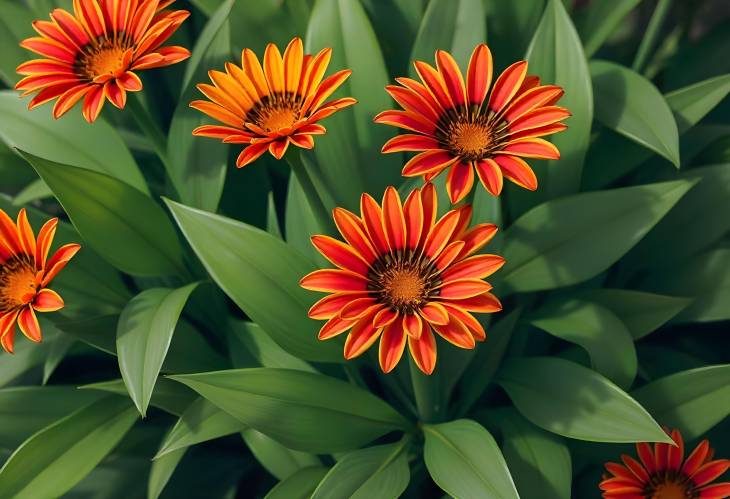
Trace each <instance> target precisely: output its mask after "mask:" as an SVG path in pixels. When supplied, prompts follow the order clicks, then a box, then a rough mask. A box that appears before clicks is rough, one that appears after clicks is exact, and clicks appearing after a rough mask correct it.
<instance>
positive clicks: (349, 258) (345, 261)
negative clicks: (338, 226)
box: [312, 235, 370, 276]
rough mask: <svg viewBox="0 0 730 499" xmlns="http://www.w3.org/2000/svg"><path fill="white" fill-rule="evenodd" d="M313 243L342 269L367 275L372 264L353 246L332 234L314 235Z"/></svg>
mask: <svg viewBox="0 0 730 499" xmlns="http://www.w3.org/2000/svg"><path fill="white" fill-rule="evenodd" d="M312 244H313V245H314V246H315V247H316V248H317V250H318V251H319V252H320V253H321V254H322V255H323V256H324V257H325V258H326V259H327V260H329V261H330V262H332V263H333V264H335V265H337V266H338V267H340V268H341V269H344V270H349V271H351V272H355V273H356V274H361V275H363V276H365V275H367V273H368V271H369V270H370V266H369V265H368V264H367V262H365V260H363V259H362V257H361V256H360V255H359V254H358V253H357V252H356V251H355V250H354V249H352V247H351V246H349V245H347V244H345V243H343V242H342V241H338V240H337V239H335V238H332V237H330V236H321V235H315V236H312Z"/></svg>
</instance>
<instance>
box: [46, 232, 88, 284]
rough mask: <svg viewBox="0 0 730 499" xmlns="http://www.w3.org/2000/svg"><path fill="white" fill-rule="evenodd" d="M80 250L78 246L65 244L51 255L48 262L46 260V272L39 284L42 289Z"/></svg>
mask: <svg viewBox="0 0 730 499" xmlns="http://www.w3.org/2000/svg"><path fill="white" fill-rule="evenodd" d="M80 249H81V246H80V245H78V244H73V243H72V244H65V245H63V246H61V247H60V248H58V250H57V251H56V252H55V253H54V254H53V256H52V257H51V259H50V260H48V263H47V264H46V272H45V274H44V276H43V281H42V282H41V286H42V287H44V288H45V287H46V286H48V283H50V282H51V281H52V280H53V278H54V277H56V276H57V275H58V273H59V272H61V270H63V268H64V267H65V266H66V264H67V263H68V262H69V261H70V260H71V259H72V258H73V257H74V255H75V254H76V253H78V251H79V250H80Z"/></svg>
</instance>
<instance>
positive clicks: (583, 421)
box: [497, 357, 671, 443]
mask: <svg viewBox="0 0 730 499" xmlns="http://www.w3.org/2000/svg"><path fill="white" fill-rule="evenodd" d="M497 382H498V383H499V384H500V385H501V386H502V388H504V389H505V390H506V391H507V394H508V395H509V396H510V398H511V399H512V402H513V403H514V404H515V406H516V407H517V410H518V411H520V413H522V415H523V416H525V417H526V418H527V419H528V420H529V421H530V422H532V423H533V424H536V425H537V426H539V427H540V428H543V429H545V430H547V431H550V432H552V433H557V434H558V435H563V436H564V437H568V438H575V439H577V440H588V441H593V442H667V443H670V442H671V440H670V439H669V437H668V436H667V434H666V433H664V430H662V429H661V427H660V426H659V425H658V424H657V423H656V422H655V421H654V420H653V419H652V417H651V416H650V415H649V413H648V412H646V410H645V409H644V408H643V407H641V405H639V403H638V402H637V401H636V400H634V399H632V398H631V397H630V396H629V395H628V394H627V393H626V392H624V391H623V390H621V389H620V388H619V387H617V386H616V385H614V384H613V383H611V382H610V381H609V380H607V379H606V378H604V377H603V376H601V375H600V374H598V373H596V372H594V371H592V370H590V369H588V368H585V367H583V366H580V365H578V364H575V363H573V362H569V361H567V360H563V359H560V358H556V357H522V358H514V357H513V358H510V359H508V360H507V361H506V362H505V363H504V364H503V365H502V368H501V369H500V371H499V373H498V375H497Z"/></svg>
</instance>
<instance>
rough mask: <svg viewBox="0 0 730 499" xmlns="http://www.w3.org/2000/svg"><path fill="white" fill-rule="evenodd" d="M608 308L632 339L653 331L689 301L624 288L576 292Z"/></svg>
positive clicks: (637, 338)
mask: <svg viewBox="0 0 730 499" xmlns="http://www.w3.org/2000/svg"><path fill="white" fill-rule="evenodd" d="M580 297H581V299H586V300H589V301H592V302H595V303H598V304H599V305H603V306H604V307H606V308H608V309H609V310H611V311H612V312H613V313H614V314H616V315H617V316H618V317H620V318H621V322H623V323H624V325H625V326H626V327H627V328H628V330H629V332H630V333H631V336H632V337H633V338H634V340H639V339H641V338H643V337H644V336H646V335H648V334H649V333H651V332H653V331H656V330H657V329H659V327H660V326H662V325H663V324H664V323H665V322H667V321H669V320H670V319H672V317H674V316H675V315H677V314H678V313H679V312H681V311H682V310H683V309H684V308H685V307H686V306H687V305H689V304H690V303H691V302H692V300H690V299H688V298H678V297H676V296H666V295H657V294H653V293H644V292H642V291H632V290H628V289H595V290H591V291H588V292H586V293H584V294H582V295H580Z"/></svg>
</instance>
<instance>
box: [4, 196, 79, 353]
mask: <svg viewBox="0 0 730 499" xmlns="http://www.w3.org/2000/svg"><path fill="white" fill-rule="evenodd" d="M57 225H58V219H57V218H53V219H51V220H49V221H48V222H46V223H45V224H44V225H43V227H42V228H41V230H40V232H39V233H38V239H37V240H36V237H35V235H34V234H33V229H32V228H31V226H30V223H28V216H27V214H26V211H25V209H22V210H20V212H19V213H18V222H17V224H16V223H15V222H13V220H12V219H11V218H10V217H8V215H7V214H6V213H5V212H4V211H3V210H0V342H1V343H2V347H3V349H5V351H7V352H11V353H12V351H13V344H14V339H15V324H16V323H17V324H18V326H19V327H20V330H21V331H22V332H23V334H24V335H25V336H26V337H27V338H28V339H30V340H32V341H34V342H39V341H41V329H40V326H39V324H38V319H37V317H36V315H35V312H36V311H37V312H55V311H57V310H60V309H62V308H63V306H64V303H63V299H61V297H60V296H59V295H58V293H56V292H55V291H53V290H51V289H49V288H48V285H49V284H50V282H51V281H52V280H53V278H54V277H56V275H57V274H58V273H59V272H60V271H61V270H62V269H63V268H64V267H65V266H66V264H67V263H68V262H69V260H71V258H73V256H74V255H75V254H76V253H77V252H78V250H79V249H80V246H79V245H78V244H66V245H65V246H62V247H61V248H59V249H58V250H57V251H56V252H55V253H54V254H53V256H51V258H50V259H49V258H48V253H49V251H50V249H51V244H52V243H53V237H54V236H55V234H56V226H57Z"/></svg>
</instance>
